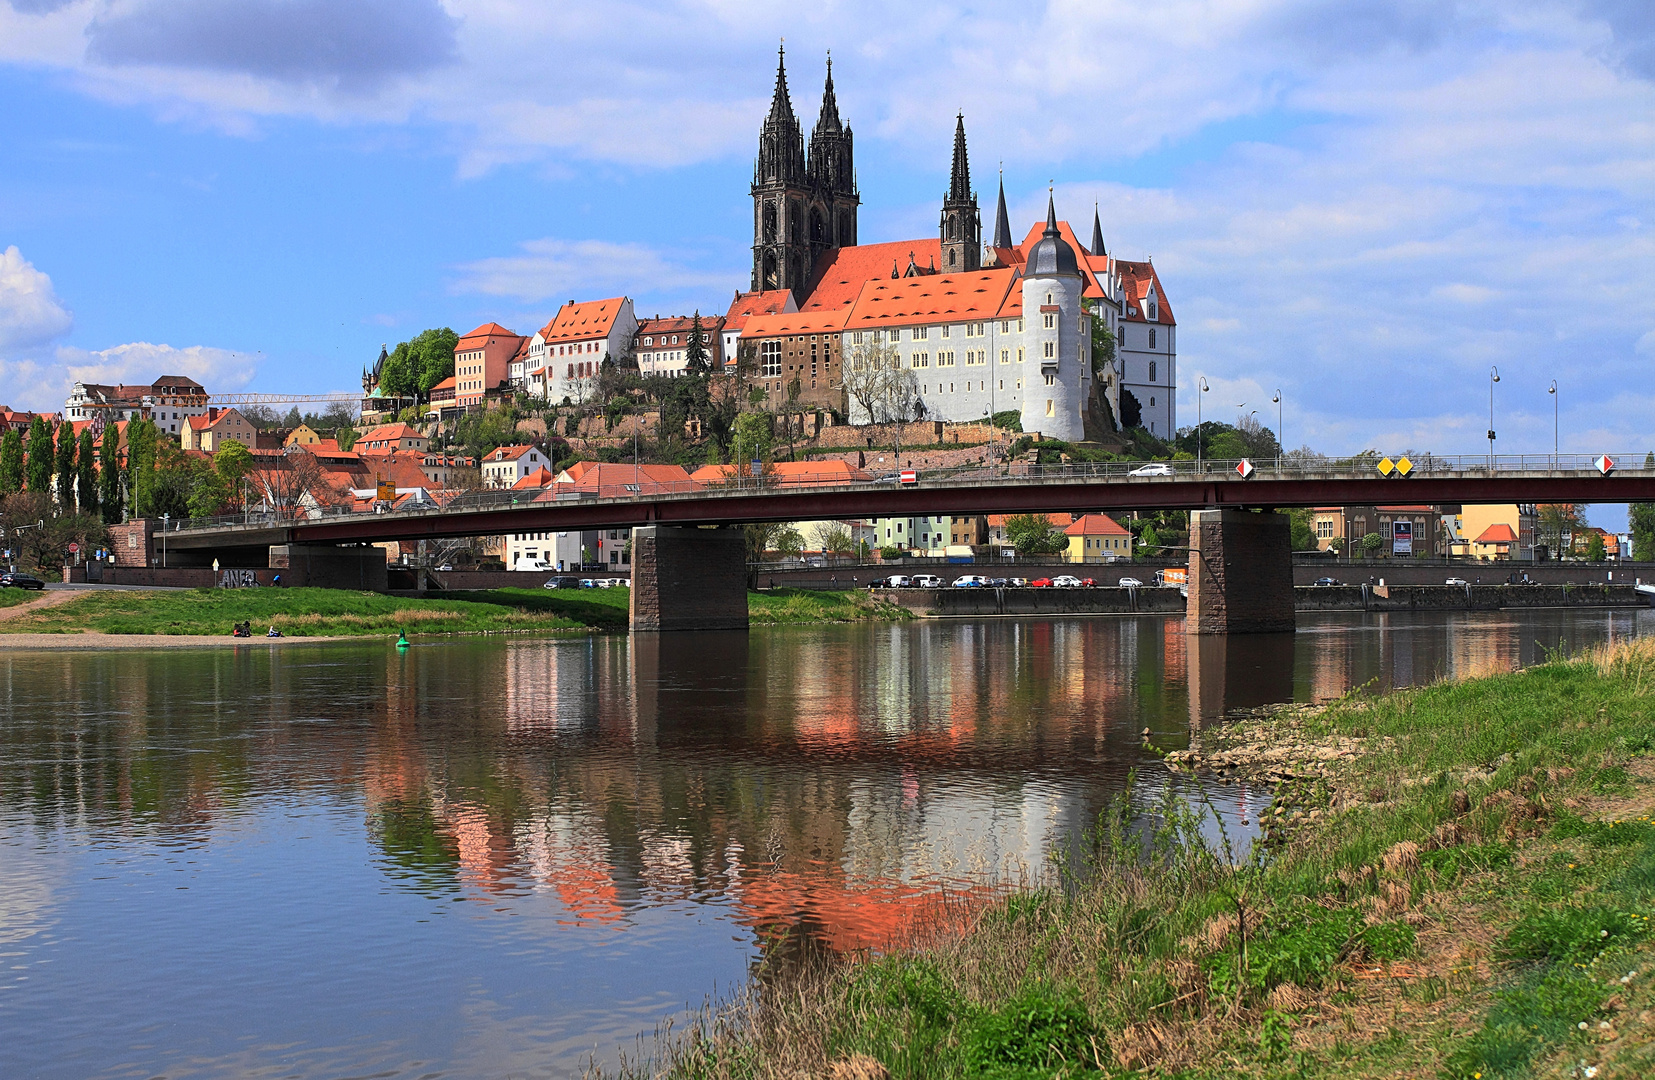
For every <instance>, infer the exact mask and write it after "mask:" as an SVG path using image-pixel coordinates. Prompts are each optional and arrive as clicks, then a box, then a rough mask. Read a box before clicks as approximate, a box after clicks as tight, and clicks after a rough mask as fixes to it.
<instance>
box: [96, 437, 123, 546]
mask: <svg viewBox="0 0 1655 1080" xmlns="http://www.w3.org/2000/svg"><path fill="white" fill-rule="evenodd" d="M98 487H99V491H98V495H99V496H100V498H99V501H100V502H101V503H103V520H104V524H106V525H113V524H114V523H115V522H117V521H119V520H121V433H120V431H118V430H117V429H116V427H115V425H114V424H105V425H104V429H103V443H102V445H100V446H99V447H98Z"/></svg>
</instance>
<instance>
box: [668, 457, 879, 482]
mask: <svg viewBox="0 0 1655 1080" xmlns="http://www.w3.org/2000/svg"><path fill="white" fill-rule="evenodd" d="M735 473H736V467H735V466H734V465H703V466H701V468H699V469H697V470H695V472H693V473H691V474H690V479H691V480H694V481H695V482H696V483H698V484H716V483H722V482H723V481H725V480H728V479H729V478H730V477H732V476H734V475H735ZM765 474H766V475H767V476H768V477H770V478H772V480H773V482H775V483H777V484H781V485H787V484H797V485H800V486H806V487H811V486H817V485H823V484H850V483H854V482H857V481H862V482H866V481H870V480H872V479H873V474H872V473H869V472H867V471H866V470H863V469H858V468H857V467H856V466H855V465H852V464H851V463H850V462H848V461H845V460H843V459H841V458H824V459H822V460H820V461H778V462H776V463H775V464H774V465H772V466H770V467H768V468H766V470H765Z"/></svg>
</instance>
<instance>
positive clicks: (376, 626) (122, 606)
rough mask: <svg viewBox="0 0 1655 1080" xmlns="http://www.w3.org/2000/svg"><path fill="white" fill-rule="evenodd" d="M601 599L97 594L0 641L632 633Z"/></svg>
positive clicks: (19, 626) (327, 592)
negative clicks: (237, 634) (244, 629)
mask: <svg viewBox="0 0 1655 1080" xmlns="http://www.w3.org/2000/svg"><path fill="white" fill-rule="evenodd" d="M610 591H618V590H610ZM593 597H596V599H594V598H592V597H589V596H587V595H586V594H582V595H581V596H579V597H571V596H566V595H564V594H555V593H552V592H551V591H549V590H529V589H499V590H495V591H492V592H487V593H473V594H466V595H465V596H464V597H463V598H455V597H446V596H445V597H442V598H438V599H418V600H415V599H404V598H401V597H394V596H383V595H381V594H379V593H367V592H348V591H345V590H342V589H191V590H187V591H178V592H171V591H167V592H159V591H158V592H117V591H102V590H98V591H89V592H86V593H85V594H83V595H81V596H77V597H75V598H74V599H73V600H70V601H69V602H67V603H64V604H59V605H57V606H55V607H50V608H44V609H42V610H40V611H34V612H26V613H23V614H21V615H19V616H17V617H16V618H11V619H7V620H5V621H4V622H3V623H0V633H8V634H20V633H32V634H41V633H47V634H73V633H79V632H81V631H86V630H90V631H93V632H96V633H104V634H177V635H193V636H205V637H224V636H227V635H228V634H229V633H230V628H231V627H232V626H233V625H234V624H236V623H238V622H251V623H252V626H253V632H254V633H255V634H261V635H262V634H263V633H264V632H265V630H267V629H268V628H269V627H271V626H275V627H276V628H277V629H279V630H281V631H282V633H284V634H286V635H287V636H289V637H330V636H338V635H346V636H349V635H369V636H373V635H379V636H383V635H394V634H396V633H398V632H399V631H401V630H407V631H408V633H410V634H452V633H480V632H484V631H492V632H496V633H498V632H502V631H506V632H513V631H514V632H532V633H544V632H550V631H558V630H570V631H573V630H581V629H584V628H587V627H596V628H599V629H614V628H617V627H619V628H623V629H624V628H625V626H626V601H625V597H624V593H623V596H622V598H621V601H620V605H619V607H616V606H615V605H614V604H613V603H603V602H601V601H602V600H607V599H609V598H608V597H605V596H603V595H602V594H601V593H594V594H593Z"/></svg>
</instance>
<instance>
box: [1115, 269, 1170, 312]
mask: <svg viewBox="0 0 1655 1080" xmlns="http://www.w3.org/2000/svg"><path fill="white" fill-rule="evenodd" d="M1115 266H1116V268H1117V269H1118V270H1119V271H1120V275H1121V293H1122V299H1124V300H1125V301H1126V303H1127V305H1128V307H1127V309H1126V310H1125V311H1124V312H1122V313H1121V318H1123V319H1125V320H1126V321H1128V322H1148V321H1149V318H1148V315H1147V313H1146V311H1145V309H1144V297H1145V296H1147V295H1148V294H1149V284H1150V282H1152V281H1153V282H1154V283H1155V297H1156V304H1155V306H1156V315H1157V316H1159V318H1158V319H1157V320H1156V321H1157V322H1158V323H1159V324H1160V325H1162V326H1173V325H1176V321H1175V320H1174V319H1173V317H1172V305H1171V304H1169V303H1167V291H1166V289H1164V288H1162V287H1161V277H1160V275H1159V274H1157V273H1156V272H1155V264H1154V263H1147V262H1126V261H1125V260H1121V259H1117V260H1116V261H1115ZM1134 308H1136V309H1137V311H1136V314H1134V312H1133V309H1134Z"/></svg>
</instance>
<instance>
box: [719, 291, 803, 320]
mask: <svg viewBox="0 0 1655 1080" xmlns="http://www.w3.org/2000/svg"><path fill="white" fill-rule="evenodd" d="M790 307H794V304H793V292H792V290H790V289H771V290H770V291H768V292H744V293H736V298H735V299H734V300H732V301H730V310H729V311H727V312H725V313H724V325H726V326H729V327H733V328H734V329H738V330H739V329H740V328H741V325H742V323H744V322H746V321H747V317H748V316H749V315H780V314H781V313H782V312H784V311H786V310H788V308H790ZM795 310H796V308H795Z"/></svg>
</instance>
